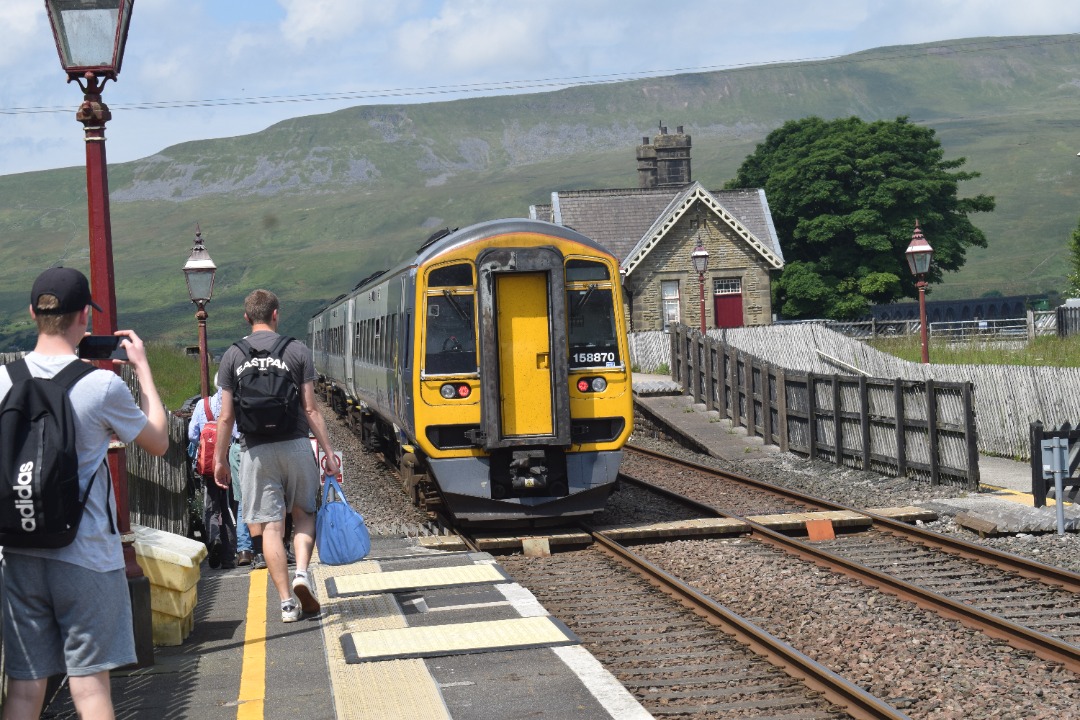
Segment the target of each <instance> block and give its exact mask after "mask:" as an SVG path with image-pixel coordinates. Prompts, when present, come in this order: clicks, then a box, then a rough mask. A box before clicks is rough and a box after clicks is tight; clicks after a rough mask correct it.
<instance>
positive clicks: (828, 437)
mask: <svg viewBox="0 0 1080 720" xmlns="http://www.w3.org/2000/svg"><path fill="white" fill-rule="evenodd" d="M671 359H672V363H671V376H672V378H673V379H674V380H676V381H678V382H680V383H681V384H682V385H683V387H684V388H685V389H686V391H687V393H688V394H690V395H691V396H693V397H694V399H695V400H696V401H697V402H700V403H703V404H705V406H706V407H707V408H708V409H710V410H715V411H717V412H719V413H720V415H721V416H724V417H727V418H729V419H730V420H731V421H732V422H733V423H734V424H736V425H738V426H741V427H744V428H746V431H747V432H748V433H749V434H751V435H755V436H758V437H761V438H763V439H764V440H765V442H768V443H770V444H773V445H778V446H779V447H780V449H781V450H784V451H791V452H796V453H799V454H801V455H804V456H807V457H810V458H816V459H823V460H827V461H829V462H834V463H836V464H837V465H845V466H848V467H856V468H862V469H865V470H872V471H874V472H879V473H882V474H890V475H897V476H913V477H918V478H923V479H926V480H928V481H929V482H930V484H931V485H938V484H942V483H947V484H962V485H964V486H966V487H967V488H968V489H972V490H975V489H978V487H979V455H978V448H977V442H976V437H977V435H976V429H975V420H974V418H975V413H974V408H973V386H972V383H970V382H936V381H934V380H925V381H905V380H901V379H899V378H896V379H893V378H887V379H882V378H870V377H865V376H851V375H838V374H830V375H822V374H816V373H813V372H797V371H791V370H786V369H785V368H782V367H778V366H774V365H770V364H769V363H766V362H764V361H762V360H760V359H759V358H757V357H754V356H753V355H750V354H748V353H746V352H743V351H741V350H736V349H734V348H731V347H729V346H728V345H726V344H725V343H723V342H722V341H720V340H718V339H716V338H714V337H704V338H703V337H702V335H701V334H700V333H698V332H696V331H693V330H690V329H689V328H687V327H686V326H683V325H680V326H677V327H676V328H675V329H674V330H673V332H672V333H671Z"/></svg>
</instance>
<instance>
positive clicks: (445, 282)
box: [427, 263, 473, 287]
mask: <svg viewBox="0 0 1080 720" xmlns="http://www.w3.org/2000/svg"><path fill="white" fill-rule="evenodd" d="M427 284H428V287H463V286H467V287H472V284H473V277H472V265H471V264H469V263H458V264H456V265H444V266H443V267H439V268H435V269H434V270H432V271H431V272H429V273H428V283H427Z"/></svg>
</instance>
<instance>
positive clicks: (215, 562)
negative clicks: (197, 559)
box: [206, 540, 221, 568]
mask: <svg viewBox="0 0 1080 720" xmlns="http://www.w3.org/2000/svg"><path fill="white" fill-rule="evenodd" d="M206 561H207V562H208V563H209V564H210V567H211V568H219V567H221V541H220V540H215V541H214V542H212V543H210V554H209V556H208V557H207V560H206Z"/></svg>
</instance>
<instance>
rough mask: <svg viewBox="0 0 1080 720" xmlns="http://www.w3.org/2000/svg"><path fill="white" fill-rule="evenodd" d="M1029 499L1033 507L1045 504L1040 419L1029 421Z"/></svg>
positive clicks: (1041, 426)
mask: <svg viewBox="0 0 1080 720" xmlns="http://www.w3.org/2000/svg"><path fill="white" fill-rule="evenodd" d="M1030 434H1031V499H1032V505H1034V506H1035V507H1037V508H1038V507H1043V506H1045V505H1046V480H1044V479H1043V463H1042V441H1043V424H1042V420H1036V421H1035V422H1033V423H1031V433H1030Z"/></svg>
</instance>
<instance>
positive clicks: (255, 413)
mask: <svg viewBox="0 0 1080 720" xmlns="http://www.w3.org/2000/svg"><path fill="white" fill-rule="evenodd" d="M293 339H294V338H291V337H285V336H282V337H280V338H278V340H277V342H275V343H274V345H273V347H271V348H270V349H269V350H256V349H255V348H253V347H252V346H251V345H250V344H249V343H248V341H247V340H240V341H238V342H236V343H234V344H235V345H236V347H238V348H240V350H241V351H242V352H243V353H244V357H245V358H246V359H245V360H244V362H243V363H242V364H241V365H240V367H239V368H237V370H236V387H235V388H233V401H234V402H233V407H234V410H235V413H236V427H237V429H239V430H240V432H242V433H245V434H247V433H250V434H252V435H271V436H273V435H288V434H289V433H291V432H293V431H294V430H295V429H296V420H297V418H298V417H299V415H300V388H298V387H297V385H296V382H295V381H294V380H293V376H292V372H290V370H289V366H288V365H286V364H285V359H284V358H285V348H286V347H288V345H289V343H291V342H292V341H293Z"/></svg>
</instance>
